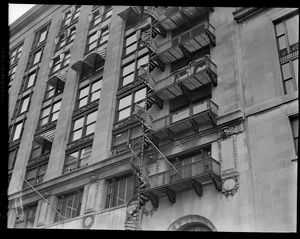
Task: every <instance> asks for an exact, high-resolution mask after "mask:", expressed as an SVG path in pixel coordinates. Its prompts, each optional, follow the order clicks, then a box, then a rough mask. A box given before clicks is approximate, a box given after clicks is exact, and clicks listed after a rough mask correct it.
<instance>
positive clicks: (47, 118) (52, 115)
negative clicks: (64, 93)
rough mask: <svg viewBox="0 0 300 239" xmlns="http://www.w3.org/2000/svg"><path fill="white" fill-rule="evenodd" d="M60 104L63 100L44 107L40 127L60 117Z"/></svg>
mask: <svg viewBox="0 0 300 239" xmlns="http://www.w3.org/2000/svg"><path fill="white" fill-rule="evenodd" d="M60 105H61V101H58V102H55V103H54V104H52V105H50V106H47V107H46V108H44V109H42V112H41V118H40V124H39V125H40V127H41V126H43V125H45V124H48V123H51V122H53V121H55V120H57V119H58V115H59V109H60Z"/></svg>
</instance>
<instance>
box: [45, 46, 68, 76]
mask: <svg viewBox="0 0 300 239" xmlns="http://www.w3.org/2000/svg"><path fill="white" fill-rule="evenodd" d="M61 54H63V57H61ZM61 54H59V55H57V56H55V57H53V58H52V61H53V65H52V66H51V67H50V68H51V69H50V74H49V75H53V74H55V73H58V72H59V71H62V70H63V69H65V68H67V67H68V66H69V64H70V60H71V51H70V49H68V50H66V51H64V52H62V53H61ZM66 62H67V63H66Z"/></svg>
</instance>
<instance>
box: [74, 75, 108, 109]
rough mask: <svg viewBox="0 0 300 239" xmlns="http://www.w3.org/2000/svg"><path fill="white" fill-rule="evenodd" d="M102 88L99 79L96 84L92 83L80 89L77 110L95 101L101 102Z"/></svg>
mask: <svg viewBox="0 0 300 239" xmlns="http://www.w3.org/2000/svg"><path fill="white" fill-rule="evenodd" d="M86 81H89V80H86ZM83 84H84V82H83ZM101 86H102V80H101V79H98V80H96V81H94V82H90V83H89V84H88V85H85V86H84V87H83V88H81V89H79V93H78V100H77V108H81V107H83V106H85V105H87V104H89V103H91V102H93V101H95V100H99V98H100V93H101Z"/></svg>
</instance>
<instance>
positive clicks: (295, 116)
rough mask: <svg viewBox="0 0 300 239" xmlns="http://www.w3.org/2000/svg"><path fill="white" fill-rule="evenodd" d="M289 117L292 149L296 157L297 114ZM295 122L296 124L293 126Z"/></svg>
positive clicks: (297, 141)
mask: <svg viewBox="0 0 300 239" xmlns="http://www.w3.org/2000/svg"><path fill="white" fill-rule="evenodd" d="M289 119H290V125H291V130H292V136H293V142H294V150H295V154H296V155H297V157H298V143H299V140H298V137H299V115H293V116H290V117H289ZM295 124H296V125H297V126H295Z"/></svg>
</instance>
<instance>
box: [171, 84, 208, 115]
mask: <svg viewBox="0 0 300 239" xmlns="http://www.w3.org/2000/svg"><path fill="white" fill-rule="evenodd" d="M191 93H192V97H191V99H190V100H189V99H188V98H187V97H186V96H184V95H181V96H178V97H176V98H173V99H171V100H170V113H174V112H176V111H179V110H182V109H184V108H187V107H189V106H190V105H192V104H195V103H198V102H201V101H204V100H206V99H210V98H211V85H210V84H207V85H204V86H202V87H201V88H197V89H194V90H193V91H192V92H191Z"/></svg>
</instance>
